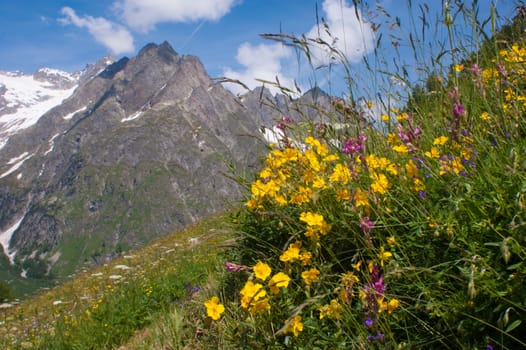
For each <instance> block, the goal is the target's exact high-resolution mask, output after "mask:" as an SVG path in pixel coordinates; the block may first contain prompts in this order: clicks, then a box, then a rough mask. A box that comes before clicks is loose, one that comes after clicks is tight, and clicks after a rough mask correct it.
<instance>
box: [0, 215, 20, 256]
mask: <svg viewBox="0 0 526 350" xmlns="http://www.w3.org/2000/svg"><path fill="white" fill-rule="evenodd" d="M25 216H26V214H24V215H22V217H21V218H20V220H18V221H17V222H15V224H14V225H13V226H11V227H9V228H8V229H7V230H5V231H4V232H0V245H1V246H2V248H3V250H4V253H5V255H6V256H7V257H8V258H9V262H10V263H11V265H13V264H14V262H15V255H16V252H17V251H16V250H15V251H10V250H9V245H10V242H11V237H13V234H14V233H15V231H16V230H17V229H18V227H19V226H20V224H21V223H22V220H24V217H25Z"/></svg>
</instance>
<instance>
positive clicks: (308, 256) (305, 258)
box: [300, 251, 312, 266]
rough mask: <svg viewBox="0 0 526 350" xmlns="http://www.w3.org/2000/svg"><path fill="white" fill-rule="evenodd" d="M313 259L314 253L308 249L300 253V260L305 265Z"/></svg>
mask: <svg viewBox="0 0 526 350" xmlns="http://www.w3.org/2000/svg"><path fill="white" fill-rule="evenodd" d="M311 260H312V253H311V252H308V251H303V252H301V254H300V261H301V264H302V265H303V266H305V265H308V264H310V262H311Z"/></svg>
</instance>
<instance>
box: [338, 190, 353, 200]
mask: <svg viewBox="0 0 526 350" xmlns="http://www.w3.org/2000/svg"><path fill="white" fill-rule="evenodd" d="M349 199H351V194H350V193H349V190H347V189H346V188H337V189H336V200H337V201H339V202H345V201H348V200H349Z"/></svg>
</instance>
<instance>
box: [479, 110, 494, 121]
mask: <svg viewBox="0 0 526 350" xmlns="http://www.w3.org/2000/svg"><path fill="white" fill-rule="evenodd" d="M480 119H482V120H489V119H491V116H490V115H489V114H488V112H484V113H482V114H481V115H480Z"/></svg>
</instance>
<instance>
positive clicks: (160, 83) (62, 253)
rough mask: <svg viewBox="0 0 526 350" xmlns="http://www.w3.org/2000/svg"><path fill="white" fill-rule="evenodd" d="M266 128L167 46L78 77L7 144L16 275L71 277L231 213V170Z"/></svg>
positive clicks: (4, 196) (2, 153)
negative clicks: (203, 220) (71, 88)
mask: <svg viewBox="0 0 526 350" xmlns="http://www.w3.org/2000/svg"><path fill="white" fill-rule="evenodd" d="M257 133H258V126H257V124H256V122H255V121H254V120H253V119H252V118H251V115H250V113H249V112H248V111H247V110H246V109H245V108H244V107H243V106H241V105H240V104H239V102H238V101H237V99H236V97H235V96H233V95H232V94H231V93H230V92H228V91H226V90H225V89H224V88H223V87H222V86H221V85H218V84H217V83H215V82H213V81H212V80H211V79H210V77H209V76H208V75H207V73H206V71H205V69H204V67H203V65H202V64H201V62H200V61H199V59H198V58H197V57H194V56H185V55H182V56H181V55H179V54H177V53H176V52H175V51H174V50H173V49H172V48H171V46H170V45H169V44H168V43H167V42H164V43H162V44H160V45H157V44H149V45H147V46H145V47H144V48H143V49H142V50H141V51H140V52H139V54H138V55H137V56H135V57H132V58H126V57H124V58H121V59H120V60H117V61H114V62H113V63H112V64H109V65H107V66H105V67H104V69H103V70H100V69H99V70H97V72H96V74H94V75H93V76H91V77H89V78H86V79H84V80H82V81H80V80H79V85H78V87H76V89H75V91H74V92H73V93H72V94H71V95H70V96H69V97H67V98H66V99H65V100H64V101H63V103H61V104H59V105H57V106H54V107H53V108H52V109H50V110H49V111H47V112H46V113H45V114H44V115H42V116H40V117H39V119H38V121H37V122H36V123H35V124H34V125H32V126H30V127H27V128H25V129H23V130H20V131H18V132H17V133H14V134H12V135H10V136H9V140H8V142H7V143H6V144H5V145H4V147H3V148H2V149H1V150H0V174H2V175H3V176H2V175H0V208H1V209H2V210H1V214H0V233H1V234H2V236H1V237H3V240H2V243H3V248H4V253H7V255H8V256H9V258H10V260H9V259H8V260H9V261H8V262H6V261H4V262H3V263H2V264H3V265H4V267H6V268H7V269H8V270H9V271H10V275H9V277H10V278H13V277H14V276H17V275H18V276H20V275H21V276H24V277H25V278H26V279H28V278H29V279H30V278H35V279H42V278H44V279H49V278H53V277H64V276H66V275H68V274H70V273H73V272H75V271H76V270H78V269H79V268H80V267H81V266H85V265H86V264H87V265H99V264H102V263H104V262H105V261H107V260H108V259H111V258H112V257H113V256H115V254H119V253H120V252H123V251H126V250H127V249H130V248H132V247H139V246H142V245H144V244H145V243H147V242H149V241H151V240H152V239H153V238H155V237H158V236H159V235H163V234H167V233H170V232H173V231H174V230H176V229H177V228H181V227H183V226H185V225H187V224H189V223H192V222H195V221H196V220H198V219H200V218H202V217H206V216H207V215H211V214H214V213H216V212H217V211H218V210H224V208H225V206H226V205H228V204H227V203H229V202H231V201H235V200H236V198H239V196H240V194H241V192H242V189H241V188H240V187H239V185H238V184H236V183H234V181H232V180H230V179H228V178H227V177H226V176H224V174H226V173H228V172H229V171H230V169H229V167H230V166H232V167H234V168H237V169H241V170H242V171H251V170H250V169H253V170H254V169H255V168H256V167H257V166H258V164H257V163H258V158H259V155H261V154H262V152H263V149H264V145H263V144H261V143H260V142H259V140H258V139H259V137H252V136H247V135H254V134H257ZM243 135H244V136H243ZM6 233H9V236H10V237H7V236H8V234H6ZM2 277H4V278H6V276H2Z"/></svg>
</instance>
